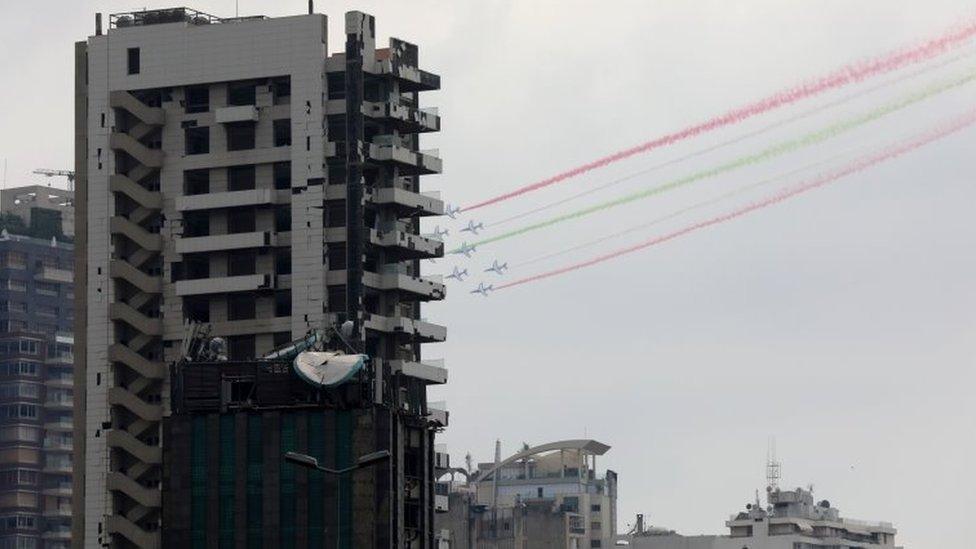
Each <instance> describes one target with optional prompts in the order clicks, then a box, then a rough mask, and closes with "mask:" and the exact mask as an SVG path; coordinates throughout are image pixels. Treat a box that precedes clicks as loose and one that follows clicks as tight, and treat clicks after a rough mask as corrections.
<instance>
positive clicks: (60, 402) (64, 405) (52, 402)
mask: <svg viewBox="0 0 976 549" xmlns="http://www.w3.org/2000/svg"><path fill="white" fill-rule="evenodd" d="M73 407H74V399H72V398H49V399H47V400H45V401H44V408H46V409H48V410H71V409H72V408H73Z"/></svg>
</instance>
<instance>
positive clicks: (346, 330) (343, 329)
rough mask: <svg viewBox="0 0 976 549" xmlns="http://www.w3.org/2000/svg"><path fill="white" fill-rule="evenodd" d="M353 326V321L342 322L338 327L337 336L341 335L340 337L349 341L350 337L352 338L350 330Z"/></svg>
mask: <svg viewBox="0 0 976 549" xmlns="http://www.w3.org/2000/svg"><path fill="white" fill-rule="evenodd" d="M355 326H356V325H355V324H354V323H353V321H351V320H347V321H345V322H343V323H342V325H341V326H339V334H341V335H342V337H344V338H346V339H349V338H350V337H352V329H353V328H354V327H355Z"/></svg>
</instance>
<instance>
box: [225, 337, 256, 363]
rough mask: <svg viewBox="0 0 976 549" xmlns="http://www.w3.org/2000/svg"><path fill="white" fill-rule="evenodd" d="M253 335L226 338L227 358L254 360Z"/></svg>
mask: <svg viewBox="0 0 976 549" xmlns="http://www.w3.org/2000/svg"><path fill="white" fill-rule="evenodd" d="M254 341H255V338H254V336H253V335H239V336H230V337H228V338H227V358H229V359H230V360H250V359H252V358H254Z"/></svg>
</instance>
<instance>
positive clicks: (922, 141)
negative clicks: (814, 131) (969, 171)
mask: <svg viewBox="0 0 976 549" xmlns="http://www.w3.org/2000/svg"><path fill="white" fill-rule="evenodd" d="M974 122H976V110H972V111H969V112H968V113H966V114H965V115H963V116H962V117H960V118H958V119H956V120H955V121H953V122H951V123H948V124H945V125H943V126H941V127H938V128H936V129H934V130H931V131H929V132H927V133H924V134H922V135H920V136H918V137H916V138H914V139H912V140H909V141H907V142H905V143H902V144H901V145H895V146H891V147H888V148H886V149H883V150H881V151H879V152H877V153H875V154H873V155H870V156H867V157H864V158H861V159H859V160H856V161H855V162H852V163H851V164H848V165H847V166H844V167H843V168H840V169H838V170H835V171H833V172H828V173H826V174H823V175H820V176H817V177H815V178H813V179H811V180H810V181H807V182H806V183H802V184H800V185H798V186H796V187H793V188H791V189H787V190H784V191H782V192H779V193H777V194H774V195H772V196H770V197H768V198H766V199H764V200H761V201H758V202H753V203H752V204H749V205H747V206H744V207H742V208H739V209H737V210H733V211H731V212H729V213H726V214H723V215H720V216H717V217H713V218H711V219H707V220H705V221H699V222H697V223H694V224H692V225H688V226H687V227H684V228H682V229H679V230H677V231H674V232H671V233H668V234H665V235H662V236H657V237H655V238H652V239H650V240H647V241H644V242H641V243H639V244H636V245H634V246H630V247H627V248H622V249H620V250H616V251H613V252H610V253H608V254H604V255H601V256H597V257H594V258H592V259H589V260H587V261H583V262H580V263H574V264H572V265H568V266H566V267H562V268H559V269H555V270H552V271H547V272H544V273H540V274H537V275H533V276H530V277H526V278H522V279H519V280H515V281H513V282H509V283H506V284H502V285H500V286H498V287H497V288H495V289H496V290H503V289H506V288H511V287H514V286H520V285H522V284H528V283H530V282H536V281H539V280H543V279H546V278H550V277H553V276H557V275H561V274H565V273H569V272H572V271H577V270H579V269H584V268H586V267H591V266H593V265H596V264H599V263H603V262H604V261H609V260H611V259H615V258H618V257H620V256H623V255H626V254H630V253H633V252H637V251H640V250H643V249H646V248H650V247H652V246H656V245H658V244H663V243H665V242H668V241H670V240H674V239H676V238H678V237H680V236H684V235H686V234H689V233H692V232H695V231H698V230H700V229H704V228H707V227H711V226H712V225H718V224H719V223H724V222H726V221H731V220H733V219H736V218H738V217H742V216H744V215H746V214H748V213H751V212H754V211H756V210H760V209H763V208H766V207H769V206H773V205H775V204H778V203H780V202H783V201H786V200H788V199H790V198H793V197H795V196H799V195H801V194H803V193H806V192H809V191H812V190H814V189H817V188H819V187H823V186H824V185H827V184H829V183H832V182H834V181H837V180H838V179H841V178H842V177H845V176H848V175H851V174H854V173H857V172H861V171H864V170H866V169H868V168H871V167H873V166H876V165H877V164H880V163H882V162H885V161H887V160H891V159H893V158H896V157H899V156H902V155H904V154H906V153H909V152H911V151H913V150H915V149H918V148H919V147H923V146H925V145H927V144H929V143H931V142H933V141H937V140H939V139H942V138H943V137H946V136H948V135H951V134H953V133H955V132H957V131H959V130H962V129H964V128H967V127H969V126H971V125H972V124H973V123H974Z"/></svg>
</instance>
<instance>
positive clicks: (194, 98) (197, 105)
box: [183, 86, 210, 114]
mask: <svg viewBox="0 0 976 549" xmlns="http://www.w3.org/2000/svg"><path fill="white" fill-rule="evenodd" d="M183 103H184V110H185V111H186V112H187V114H191V113H195V112H207V111H209V110H210V87H209V86H188V87H187V88H186V90H185V92H184V98H183Z"/></svg>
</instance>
